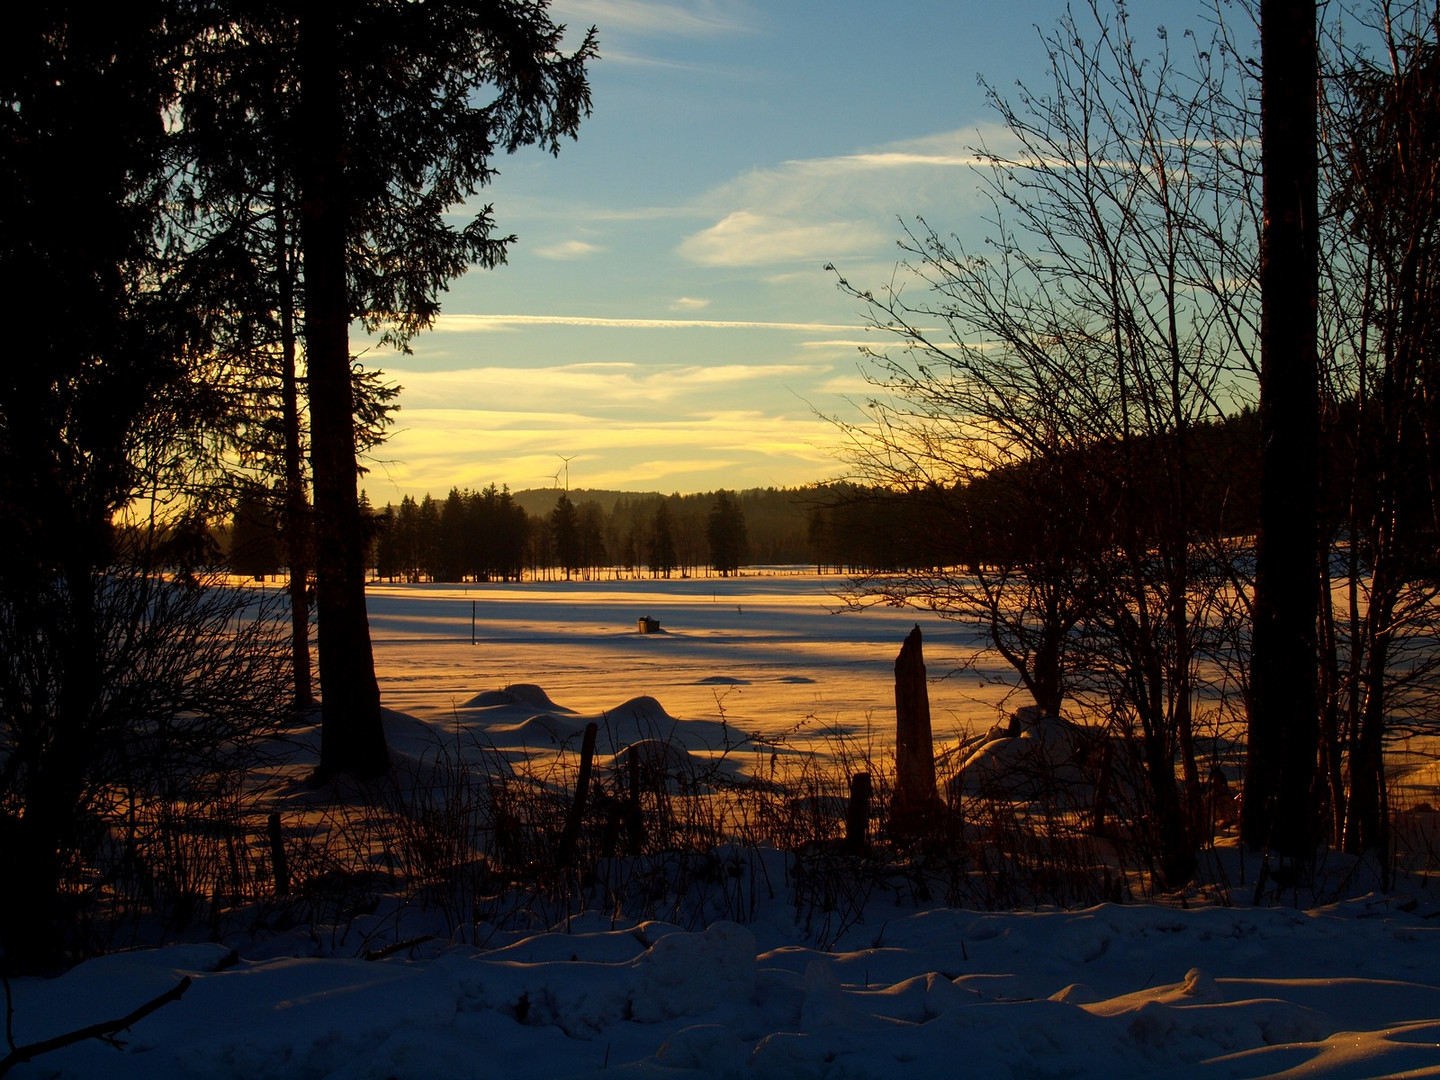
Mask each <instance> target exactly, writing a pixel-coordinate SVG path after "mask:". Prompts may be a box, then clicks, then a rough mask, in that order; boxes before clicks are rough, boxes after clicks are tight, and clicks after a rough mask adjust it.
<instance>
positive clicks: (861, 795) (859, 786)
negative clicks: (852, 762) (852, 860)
mask: <svg viewBox="0 0 1440 1080" xmlns="http://www.w3.org/2000/svg"><path fill="white" fill-rule="evenodd" d="M869 847H870V774H869V773H865V772H862V773H856V774H855V775H854V776H852V777H850V802H849V803H847V804H846V806H845V850H846V851H849V852H850V853H851V854H854V855H863V854H864V853H865V852H866V851H867V850H869Z"/></svg>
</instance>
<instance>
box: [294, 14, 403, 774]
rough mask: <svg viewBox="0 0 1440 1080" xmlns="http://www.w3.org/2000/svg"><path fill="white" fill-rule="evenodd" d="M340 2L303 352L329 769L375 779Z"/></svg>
mask: <svg viewBox="0 0 1440 1080" xmlns="http://www.w3.org/2000/svg"><path fill="white" fill-rule="evenodd" d="M337 17H338V15H337V12H336V10H335V9H332V8H329V7H328V5H322V4H320V3H318V2H310V3H305V4H303V5H302V6H301V9H300V20H299V38H300V85H301V104H300V115H301V138H302V139H303V141H304V146H305V150H304V152H303V164H302V172H301V177H300V192H301V230H300V236H301V244H302V245H303V249H304V257H305V360H306V366H307V371H308V375H309V397H310V445H311V458H312V461H313V469H314V486H315V566H316V615H317V617H318V619H319V626H318V632H317V639H316V645H317V651H318V653H319V667H320V693H321V735H320V769H319V776H320V778H322V779H323V778H324V777H327V776H330V775H333V774H335V773H340V772H346V773H352V774H355V775H357V776H377V775H379V774H380V773H383V772H384V771H385V770H386V769H387V768H388V766H389V755H388V753H387V750H386V746H385V731H384V728H383V727H382V726H381V722H380V689H379V686H378V684H377V683H376V681H375V658H374V655H373V653H372V651H371V647H370V624H369V621H368V619H367V617H366V612H365V565H364V563H365V559H364V547H365V545H364V538H363V535H362V529H361V519H360V504H359V496H358V491H357V485H356V465H355V417H354V408H353V401H352V386H351V378H350V333H349V330H350V304H349V295H348V288H347V282H346V274H345V239H346V227H347V219H346V214H347V208H346V202H345V198H346V192H345V151H346V148H345V116H344V109H343V105H342V98H341V88H342V75H341V71H340V66H339V57H340V35H339V31H338V28H337V26H336V23H335V20H336V18H337Z"/></svg>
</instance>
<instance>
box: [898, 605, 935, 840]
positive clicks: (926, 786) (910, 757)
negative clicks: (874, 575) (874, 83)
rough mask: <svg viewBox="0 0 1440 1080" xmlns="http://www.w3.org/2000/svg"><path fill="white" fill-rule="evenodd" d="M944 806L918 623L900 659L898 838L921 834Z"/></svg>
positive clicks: (902, 650) (903, 647) (907, 640)
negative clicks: (937, 783) (937, 778)
mask: <svg viewBox="0 0 1440 1080" xmlns="http://www.w3.org/2000/svg"><path fill="white" fill-rule="evenodd" d="M939 810H940V800H939V797H938V796H937V795H936V794H935V746H934V739H933V735H932V732H931V728H930V692H929V689H928V687H927V686H926V684H925V657H924V653H923V652H922V650H921V644H920V627H918V626H917V627H915V629H913V630H911V631H910V635H909V636H908V637H907V638H906V639H905V644H904V645H902V646H901V648H900V655H899V656H897V657H896V658H895V797H894V802H893V805H892V806H891V809H890V831H891V832H893V833H895V834H896V835H898V836H919V835H921V834H923V833H925V832H926V831H927V830H928V829H929V827H930V826H931V825H932V824H934V819H935V817H936V815H937V814H938V812H939Z"/></svg>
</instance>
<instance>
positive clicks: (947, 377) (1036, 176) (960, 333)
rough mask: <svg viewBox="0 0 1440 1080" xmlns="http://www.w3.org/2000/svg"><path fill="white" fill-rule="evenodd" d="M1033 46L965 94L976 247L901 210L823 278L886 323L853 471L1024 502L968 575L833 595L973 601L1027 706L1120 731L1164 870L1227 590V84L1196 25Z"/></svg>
mask: <svg viewBox="0 0 1440 1080" xmlns="http://www.w3.org/2000/svg"><path fill="white" fill-rule="evenodd" d="M1186 37H1187V38H1192V35H1191V34H1189V32H1187V34H1186ZM1043 40H1044V43H1045V45H1046V48H1047V51H1048V54H1049V58H1050V72H1049V76H1050V77H1049V82H1048V85H1047V86H1046V87H1045V89H1044V91H1043V92H1042V91H1036V90H1031V89H1027V88H1025V87H1022V88H1021V89H1020V90H1019V91H1018V96H1017V100H1016V101H1015V102H1013V103H1012V102H1011V101H1009V100H1007V99H1006V98H1004V97H1003V96H1001V95H1000V94H999V93H998V92H997V91H995V90H994V89H993V88H992V89H990V100H991V102H992V104H993V105H994V107H995V108H996V109H997V110H998V112H999V113H1000V116H1001V118H1002V120H1003V121H1004V123H1005V126H1006V129H1007V132H1008V147H1009V148H1007V149H1005V150H1004V151H1003V152H1002V150H1000V149H995V148H981V149H980V150H979V151H978V153H979V154H980V155H981V157H982V158H983V160H984V161H985V163H986V164H987V165H988V170H987V171H986V172H985V173H984V174H983V175H984V177H985V180H984V182H985V186H986V190H987V191H988V194H989V195H990V200H991V206H992V211H993V212H992V214H991V216H990V218H989V226H990V229H989V236H988V238H987V241H986V247H985V249H984V253H983V254H976V253H973V252H970V251H967V250H966V249H965V248H964V246H963V245H962V244H961V243H960V241H958V240H957V239H954V238H949V239H947V238H945V237H943V236H942V235H940V234H939V233H937V232H936V231H935V230H934V229H932V228H931V227H930V226H929V225H928V224H927V223H925V222H924V221H920V222H918V223H917V225H916V226H914V227H912V228H910V229H907V231H906V235H905V238H904V240H902V242H901V246H902V248H903V250H904V251H905V253H906V260H905V261H904V262H903V263H902V264H901V266H900V268H899V270H898V271H897V275H896V277H895V279H894V280H893V281H892V282H891V283H890V284H889V285H888V286H887V287H885V288H884V289H882V290H880V291H879V292H872V291H869V290H864V289H861V288H858V287H855V286H852V285H851V284H850V283H849V282H847V281H846V280H844V279H843V278H842V279H841V280H840V285H841V288H842V289H843V290H845V291H847V292H848V293H850V294H851V295H852V296H854V297H856V298H857V299H859V300H860V301H861V302H862V303H863V304H864V305H865V308H866V310H867V311H868V313H869V317H870V319H871V321H872V323H873V325H875V326H876V327H877V328H880V329H882V330H884V331H886V332H887V333H890V334H892V335H893V336H894V337H896V338H897V339H898V341H899V344H898V345H897V346H895V347H892V348H891V349H889V350H881V351H872V352H870V353H869V359H870V361H871V363H870V365H869V374H870V377H871V379H872V382H873V383H874V385H875V387H876V389H877V393H876V395H875V397H874V399H873V400H872V402H871V413H872V419H873V421H874V423H873V424H872V425H866V426H862V427H854V428H851V429H849V435H850V436H851V438H850V440H849V449H850V457H851V459H852V460H853V461H855V463H856V465H857V468H858V469H859V471H860V472H861V473H862V475H864V476H866V477H867V478H869V479H871V480H873V481H878V482H882V483H884V484H886V485H888V486H891V487H900V488H906V489H909V490H915V491H920V490H932V491H938V492H944V493H945V498H946V499H947V500H953V505H956V506H965V505H967V504H968V505H969V506H970V507H972V508H973V507H974V506H976V505H978V501H977V497H976V496H977V492H978V490H979V488H980V486H981V483H982V478H983V483H984V484H994V485H999V486H1000V487H1002V488H1003V487H1006V486H1009V488H1010V492H1009V497H1010V498H1011V499H1013V500H1016V501H1017V502H1019V503H1020V504H1022V505H1023V506H1024V507H1025V512H1024V513H1023V514H1014V513H1012V514H1011V515H1010V524H1009V525H1008V526H1007V527H1006V530H1005V540H1004V541H1002V542H992V543H990V544H988V545H986V547H985V549H984V551H985V556H986V557H987V558H988V559H989V560H993V561H985V560H984V559H982V560H980V561H979V564H978V565H975V566H973V567H970V568H969V569H972V570H973V571H974V572H973V573H966V574H960V573H955V572H953V571H949V570H947V571H944V572H930V573H925V572H923V571H922V572H920V573H918V574H915V575H911V576H910V577H909V578H908V579H905V580H902V581H900V582H898V583H897V582H896V581H894V580H893V579H892V580H891V581H889V582H885V583H883V584H880V583H874V582H870V583H861V585H860V587H859V588H860V592H861V593H862V594H864V593H867V592H868V593H872V594H873V593H874V592H875V591H877V590H879V591H881V592H883V591H884V590H887V589H889V590H893V591H892V595H894V596H896V597H903V598H905V599H913V600H917V601H919V602H921V603H925V604H927V605H929V606H931V607H934V608H936V609H937V610H939V611H940V612H941V613H942V614H950V615H953V616H956V617H967V618H968V617H974V616H975V615H976V614H979V615H980V616H981V617H982V619H983V620H984V622H985V624H986V625H987V626H988V628H989V631H990V635H991V638H992V641H994V643H995V644H996V647H997V649H998V650H999V651H1000V653H1001V654H1002V655H1004V656H1005V657H1006V659H1007V660H1009V661H1010V663H1012V664H1013V665H1015V666H1016V668H1017V670H1018V671H1019V673H1020V677H1021V679H1022V680H1023V681H1024V682H1025V683H1026V685H1027V686H1029V687H1030V688H1031V690H1032V693H1033V694H1034V696H1035V697H1036V700H1037V702H1038V703H1040V704H1042V705H1043V706H1045V707H1047V708H1051V707H1054V706H1055V705H1056V704H1057V700H1056V699H1057V688H1061V689H1063V692H1064V693H1065V694H1068V695H1069V696H1070V697H1071V698H1072V699H1076V698H1078V699H1081V700H1082V703H1083V704H1085V705H1086V706H1087V707H1088V708H1090V709H1093V710H1095V711H1099V712H1101V713H1102V714H1103V715H1104V716H1105V717H1106V718H1107V719H1108V720H1109V721H1110V722H1111V723H1112V724H1113V725H1114V728H1115V730H1116V731H1118V732H1121V733H1123V734H1125V735H1126V736H1127V738H1128V741H1129V744H1130V745H1133V746H1134V747H1135V748H1136V752H1137V754H1138V757H1139V759H1140V760H1141V762H1142V763H1143V768H1142V773H1143V776H1144V778H1145V779H1144V783H1145V787H1146V789H1147V790H1146V791H1145V792H1144V795H1145V797H1146V799H1147V806H1148V810H1149V816H1148V819H1147V820H1148V824H1149V825H1150V826H1152V828H1153V838H1154V849H1153V850H1154V858H1155V871H1156V876H1157V880H1158V881H1159V882H1160V883H1161V884H1162V886H1166V887H1174V886H1178V885H1180V884H1183V883H1184V881H1186V880H1188V878H1189V876H1190V874H1191V873H1192V871H1193V867H1194V837H1193V834H1192V824H1193V821H1194V818H1195V815H1194V814H1193V813H1191V812H1189V811H1188V809H1187V807H1186V805H1185V802H1184V799H1183V797H1182V794H1181V789H1180V786H1179V784H1178V783H1177V777H1176V764H1177V760H1178V763H1179V765H1180V767H1181V769H1182V771H1183V774H1184V777H1185V780H1186V782H1187V790H1188V792H1189V793H1190V794H1191V796H1192V798H1193V797H1197V796H1198V792H1199V787H1200V785H1199V777H1198V766H1197V762H1196V757H1195V749H1194V738H1193V727H1194V714H1193V710H1194V706H1195V702H1196V700H1197V697H1198V696H1199V695H1200V693H1201V690H1202V687H1201V686H1200V684H1199V683H1198V681H1197V671H1198V668H1199V665H1200V662H1201V660H1202V658H1203V657H1204V655H1205V654H1206V652H1207V650H1214V649H1219V648H1221V647H1222V646H1223V644H1224V643H1223V642H1220V641H1218V640H1216V639H1215V636H1214V633H1213V628H1214V627H1215V626H1216V625H1218V624H1219V623H1220V622H1221V621H1222V620H1217V619H1216V618H1215V617H1214V613H1213V612H1212V611H1211V606H1212V605H1215V604H1219V603H1221V602H1222V601H1223V600H1224V599H1225V598H1226V597H1228V596H1233V590H1232V589H1228V588H1226V585H1227V582H1228V580H1229V567H1228V565H1222V564H1221V563H1220V562H1219V561H1218V560H1217V559H1216V558H1215V552H1216V549H1217V545H1218V544H1219V543H1220V541H1221V540H1222V539H1223V533H1224V522H1223V516H1222V514H1221V513H1220V512H1219V508H1220V507H1222V506H1223V495H1224V488H1225V485H1226V483H1227V478H1225V477H1223V476H1217V475H1214V474H1212V473H1211V472H1210V471H1209V466H1208V464H1207V460H1206V455H1204V454H1203V453H1201V452H1200V450H1201V448H1202V444H1203V438H1204V437H1205V436H1206V433H1207V432H1211V431H1213V430H1214V427H1215V425H1218V424H1220V423H1221V422H1222V421H1223V420H1224V418H1225V417H1226V415H1227V413H1229V412H1234V411H1235V410H1237V409H1238V407H1239V406H1240V404H1242V403H1243V402H1244V401H1245V400H1246V399H1247V390H1246V387H1248V386H1250V385H1253V381H1252V380H1253V376H1254V371H1255V364H1254V358H1253V355H1252V352H1251V343H1252V342H1253V340H1254V329H1255V324H1256V313H1255V310H1254V303H1255V297H1254V293H1253V290H1252V289H1251V288H1250V287H1249V283H1251V282H1253V280H1254V277H1255V261H1256V225H1257V219H1256V214H1255V210H1254V207H1255V205H1256V203H1255V199H1254V197H1253V196H1254V192H1253V189H1252V188H1253V182H1254V177H1255V176H1256V175H1257V173H1256V170H1255V168H1254V164H1255V163H1254V162H1253V161H1252V160H1251V156H1252V153H1253V151H1252V149H1251V148H1252V146H1253V139H1252V136H1253V130H1252V122H1251V115H1250V112H1249V110H1248V108H1247V96H1246V95H1247V89H1248V88H1247V80H1246V76H1245V70H1244V68H1243V65H1241V64H1240V63H1238V62H1237V60H1236V57H1235V56H1234V54H1233V52H1232V51H1231V50H1230V49H1229V48H1228V46H1227V45H1226V43H1225V42H1224V40H1223V39H1222V37H1221V35H1220V33H1219V31H1218V29H1217V30H1215V32H1214V33H1213V34H1212V35H1211V36H1208V37H1207V38H1206V39H1205V40H1203V41H1202V40H1200V39H1198V38H1194V39H1193V40H1192V42H1191V44H1190V46H1189V50H1188V51H1189V52H1190V56H1189V60H1188V62H1187V63H1186V64H1184V65H1181V64H1180V63H1178V62H1177V60H1176V59H1175V57H1174V56H1173V55H1172V53H1171V51H1170V42H1169V40H1168V37H1167V35H1166V34H1165V32H1164V31H1163V30H1162V31H1160V32H1159V34H1158V36H1157V39H1156V40H1155V41H1154V43H1153V44H1147V45H1145V46H1141V45H1139V44H1137V42H1136V41H1135V39H1134V38H1133V37H1132V35H1131V29H1130V25H1129V23H1128V20H1127V18H1126V14H1125V10H1124V8H1123V7H1117V9H1116V10H1115V11H1114V12H1113V13H1107V12H1106V11H1105V10H1103V9H1102V6H1101V4H1100V3H1099V0H1092V2H1091V3H1090V4H1089V5H1088V6H1087V7H1086V9H1085V15H1084V16H1083V23H1082V22H1081V21H1079V20H1077V19H1076V18H1075V17H1073V16H1072V15H1069V14H1067V15H1066V16H1065V17H1063V18H1062V19H1061V20H1060V22H1059V24H1058V27H1057V28H1056V30H1054V31H1053V32H1051V33H1049V34H1047V35H1045V36H1044V38H1043ZM914 290H919V291H920V294H921V295H920V296H918V297H915V298H913V299H912V297H911V295H910V294H911V292H913V291H914ZM994 520H1002V519H999V518H996V519H994ZM1018 537H1023V539H1022V540H1020V542H1016V539H1017V538H1018Z"/></svg>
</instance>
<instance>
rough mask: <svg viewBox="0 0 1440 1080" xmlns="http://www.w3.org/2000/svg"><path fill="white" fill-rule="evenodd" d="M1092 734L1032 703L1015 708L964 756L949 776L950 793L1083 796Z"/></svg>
mask: <svg viewBox="0 0 1440 1080" xmlns="http://www.w3.org/2000/svg"><path fill="white" fill-rule="evenodd" d="M1091 741H1092V736H1091V733H1090V732H1089V731H1087V730H1086V729H1085V728H1083V727H1081V726H1080V725H1079V724H1074V723H1071V722H1070V721H1069V720H1065V719H1063V718H1062V717H1059V716H1046V715H1044V714H1043V713H1042V712H1041V711H1040V710H1039V709H1038V708H1035V707H1034V706H1027V707H1025V708H1023V709H1020V710H1018V711H1017V712H1016V713H1015V714H1014V715H1013V716H1011V718H1010V722H1009V723H1008V724H1007V725H996V727H994V728H991V730H990V738H989V739H988V740H987V741H986V742H985V743H984V745H982V746H981V747H980V748H979V749H977V750H975V751H974V752H972V753H971V754H970V756H969V757H967V758H966V759H965V763H964V764H963V765H962V766H961V767H960V772H959V774H958V775H957V776H956V777H955V779H954V780H952V781H951V795H952V796H954V797H962V798H964V797H969V798H974V797H976V796H980V797H987V798H1005V799H1036V798H1039V797H1040V796H1041V795H1042V794H1045V793H1063V794H1066V795H1069V796H1071V797H1074V798H1083V797H1085V794H1086V792H1087V790H1088V785H1089V781H1090V776H1089V770H1088V768H1087V765H1088V760H1089V750H1090V743H1091Z"/></svg>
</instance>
